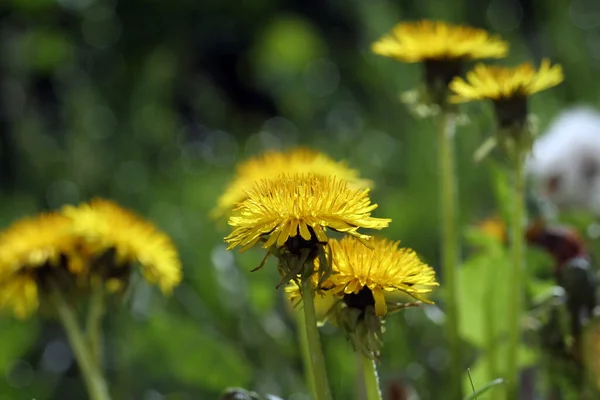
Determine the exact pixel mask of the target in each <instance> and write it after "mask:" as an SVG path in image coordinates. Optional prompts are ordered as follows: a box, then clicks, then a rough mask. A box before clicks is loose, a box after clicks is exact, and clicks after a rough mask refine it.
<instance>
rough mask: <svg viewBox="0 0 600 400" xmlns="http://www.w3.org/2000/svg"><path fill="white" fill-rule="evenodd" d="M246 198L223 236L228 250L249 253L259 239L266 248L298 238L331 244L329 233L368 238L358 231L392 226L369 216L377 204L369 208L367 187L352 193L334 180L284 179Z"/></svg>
mask: <svg viewBox="0 0 600 400" xmlns="http://www.w3.org/2000/svg"><path fill="white" fill-rule="evenodd" d="M247 194H248V198H247V199H246V200H244V201H243V202H242V203H240V204H239V205H238V207H237V208H236V209H235V211H236V215H234V216H231V217H230V218H229V225H231V226H232V227H233V228H234V229H233V231H232V232H231V234H230V235H229V236H227V237H226V238H225V241H226V242H227V243H229V247H228V249H232V248H234V247H237V246H242V247H243V249H242V250H245V249H247V248H250V247H252V246H254V245H255V244H257V243H258V242H259V241H261V240H264V242H265V243H264V245H263V247H264V248H269V247H271V246H276V247H282V246H283V245H284V244H285V243H286V242H287V241H288V239H290V238H294V237H297V236H300V237H301V238H302V239H303V240H305V241H314V240H317V241H318V242H320V243H327V241H328V236H327V233H326V229H331V230H334V231H338V232H342V233H347V234H349V235H352V236H356V237H358V238H360V239H368V238H369V236H368V235H364V234H361V233H359V232H358V229H359V228H369V229H383V228H385V227H387V226H388V225H389V223H390V222H391V220H390V219H386V218H374V217H371V211H373V210H374V209H375V208H377V204H371V200H370V199H369V189H364V190H353V189H350V188H348V184H347V182H346V181H345V180H343V179H340V178H338V177H335V176H318V175H313V174H307V175H300V174H294V175H281V176H280V177H278V178H276V179H272V180H267V179H264V180H261V181H259V182H257V183H256V184H255V185H254V186H253V188H252V189H250V190H249V191H248V192H247ZM313 233H314V234H313Z"/></svg>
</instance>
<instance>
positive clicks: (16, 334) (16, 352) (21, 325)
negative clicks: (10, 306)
mask: <svg viewBox="0 0 600 400" xmlns="http://www.w3.org/2000/svg"><path fill="white" fill-rule="evenodd" d="M37 335H38V324H37V321H35V320H30V321H17V322H15V321H14V320H10V319H8V318H6V319H1V320H0V343H10V346H0V371H6V368H7V367H8V366H9V365H10V364H11V363H12V362H14V361H15V359H17V358H19V357H20V356H21V355H22V354H23V353H25V351H27V349H28V348H29V347H30V346H31V345H32V343H33V342H34V341H35V340H36V338H37Z"/></svg>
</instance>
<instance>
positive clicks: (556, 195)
mask: <svg viewBox="0 0 600 400" xmlns="http://www.w3.org/2000/svg"><path fill="white" fill-rule="evenodd" d="M527 168H528V172H529V174H530V175H531V176H532V177H533V179H534V181H535V187H536V192H537V194H538V195H540V196H541V197H542V198H544V199H545V200H548V201H550V202H551V203H553V204H554V205H555V206H556V207H558V208H559V209H585V210H589V211H592V212H594V213H596V214H600V113H599V112H598V111H596V110H595V109H592V108H589V107H576V108H572V109H569V110H566V111H563V112H562V113H561V114H560V115H559V116H558V117H556V119H555V120H554V121H553V122H552V123H551V124H550V126H549V128H548V129H547V131H546V133H545V134H544V135H543V136H542V137H541V138H540V139H538V140H537V141H536V143H535V145H534V148H533V152H532V156H531V157H530V158H529V160H528V163H527Z"/></svg>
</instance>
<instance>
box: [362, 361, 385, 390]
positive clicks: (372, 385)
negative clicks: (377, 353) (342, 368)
mask: <svg viewBox="0 0 600 400" xmlns="http://www.w3.org/2000/svg"><path fill="white" fill-rule="evenodd" d="M362 367H363V375H364V377H365V387H366V389H367V400H381V390H379V376H378V375H377V369H376V367H375V361H373V360H371V359H369V358H367V357H365V356H363V357H362Z"/></svg>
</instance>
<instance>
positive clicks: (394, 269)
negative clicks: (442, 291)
mask: <svg viewBox="0 0 600 400" xmlns="http://www.w3.org/2000/svg"><path fill="white" fill-rule="evenodd" d="M370 244H371V247H372V249H370V248H368V247H366V246H364V245H363V244H362V243H360V242H359V241H358V240H356V239H354V238H351V237H345V238H343V239H341V240H340V241H336V240H331V241H330V242H329V245H330V246H331V252H332V254H333V273H332V275H331V276H330V277H329V279H330V281H331V283H332V284H333V289H332V291H333V292H334V293H338V294H340V295H352V294H353V295H358V294H359V293H361V292H362V291H364V289H365V288H367V289H369V290H370V292H371V293H372V296H373V299H374V302H375V304H374V307H375V312H376V313H377V315H378V316H380V317H383V316H385V315H386V313H387V304H386V300H385V294H386V292H388V293H389V292H395V291H402V292H405V293H407V294H409V295H410V296H412V297H414V298H416V299H417V300H421V301H424V302H427V303H430V301H428V300H427V299H425V298H424V297H423V296H421V295H424V294H427V293H430V292H431V291H432V290H433V288H434V287H436V286H438V285H439V284H438V283H437V282H436V279H435V271H434V270H433V268H431V267H430V266H428V265H427V264H425V263H423V262H422V261H421V260H420V259H419V257H418V256H417V254H416V253H415V252H414V251H413V250H411V249H409V248H401V247H400V242H399V241H397V242H394V241H390V240H387V239H379V238H372V239H371V240H370Z"/></svg>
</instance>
